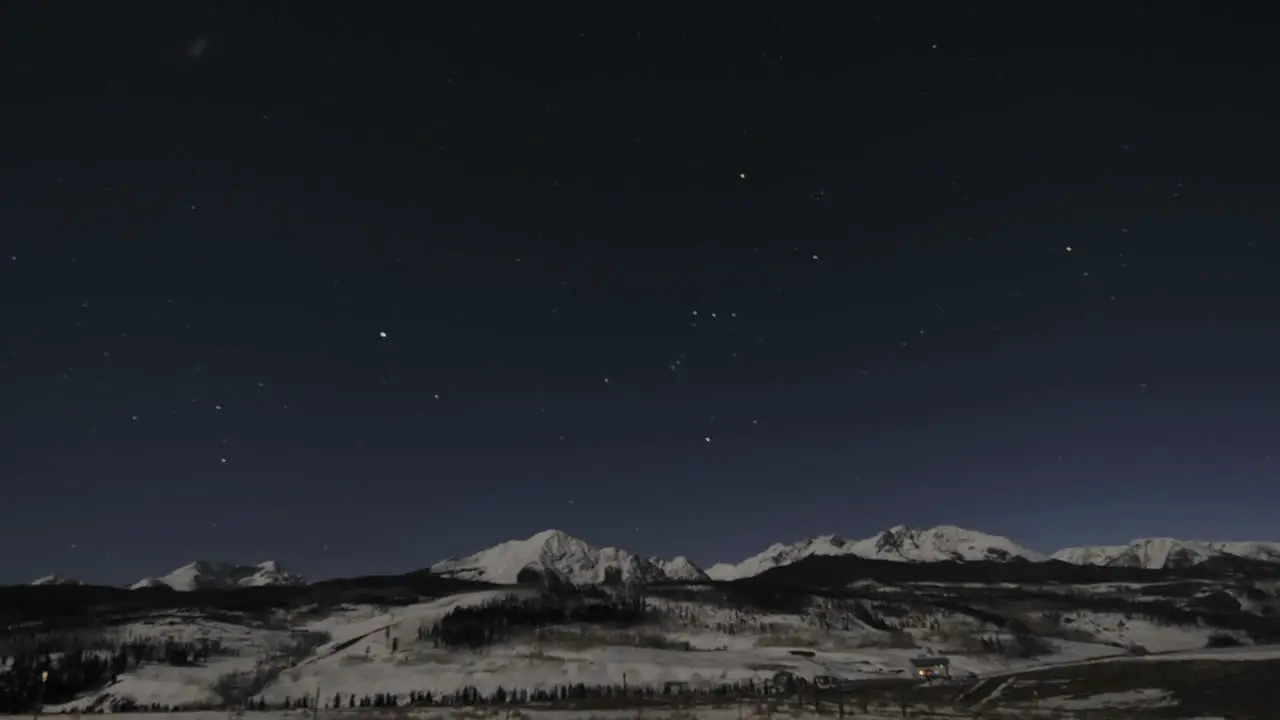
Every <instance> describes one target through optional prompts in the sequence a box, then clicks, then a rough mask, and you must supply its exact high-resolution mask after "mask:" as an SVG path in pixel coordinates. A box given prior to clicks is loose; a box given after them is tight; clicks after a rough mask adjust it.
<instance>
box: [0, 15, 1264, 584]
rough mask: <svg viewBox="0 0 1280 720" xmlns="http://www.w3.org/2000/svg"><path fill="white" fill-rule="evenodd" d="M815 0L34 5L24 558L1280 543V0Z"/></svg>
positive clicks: (23, 249) (21, 203) (17, 449)
mask: <svg viewBox="0 0 1280 720" xmlns="http://www.w3.org/2000/svg"><path fill="white" fill-rule="evenodd" d="M671 7H672V8H674V6H671ZM788 7H789V6H787V5H786V4H785V3H772V4H770V5H769V8H770V12H771V13H772V14H768V13H766V12H763V11H758V8H759V6H755V5H745V6H744V5H734V6H733V7H732V8H729V6H727V5H726V6H718V5H717V6H715V7H714V8H712V7H711V6H699V5H697V4H684V5H681V6H680V8H679V10H678V11H671V10H669V9H668V7H667V6H662V5H658V6H630V5H616V4H604V5H600V4H592V5H586V4H582V5H579V4H572V5H570V4H557V3H488V2H484V3H482V2H475V3H425V2H422V3H407V2H405V3H351V2H326V1H319V0H317V1H314V2H297V3H289V4H287V5H286V4H285V3H283V2H257V3H248V2H245V3H237V2H210V1H195V2H183V3H172V2H156V3H151V4H147V3H141V2H139V3H127V4H117V3H100V2H82V3H72V2H52V1H50V2H34V0H33V1H31V2H16V1H15V2H7V3H6V4H5V18H4V21H3V22H2V23H0V67H3V68H4V77H5V86H4V89H3V98H4V100H3V103H2V104H0V129H2V130H3V138H4V140H3V141H0V342H2V347H0V350H2V352H0V479H2V481H3V483H4V493H5V500H4V502H3V503H0V581H4V582H20V581H26V580H29V579H31V578H33V577H35V576H37V575H42V574H45V573H49V572H57V573H59V574H63V575H68V576H71V577H76V578H80V579H84V580H91V581H98V582H111V583H120V582H127V581H131V580H135V579H137V578H138V577H141V576H144V575H154V574H160V573H163V572H166V571H168V570H170V569H172V568H173V567H176V566H178V565H181V564H183V563H186V562H189V561H191V560H195V559H216V560H230V561H236V562H256V561H259V560H263V559H266V558H272V559H276V560H279V561H281V562H282V563H284V564H285V566H286V567H289V568H291V569H296V570H298V571H300V572H302V573H304V574H306V575H308V576H310V577H317V578H320V577H328V576H337V575H354V574H365V573H374V572H403V571H408V570H412V569H416V568H420V567H424V566H426V565H428V564H430V563H432V562H435V561H437V560H439V559H441V558H443V557H446V556H449V555H453V554H459V553H465V552H470V551H475V550H478V549H481V548H483V547H487V546H489V545H492V544H494V543H496V542H498V541H501V540H505V539H509V538H514V537H524V536H527V535H529V534H532V533H534V532H536V531H539V530H542V529H545V528H549V527H555V528H559V529H562V530H565V531H567V532H570V533H572V534H575V535H578V536H581V537H583V538H584V539H587V540H589V541H591V542H592V543H595V544H599V545H618V546H622V547H625V548H628V549H631V550H634V551H636V552H640V553H643V554H658V555H664V556H666V555H673V554H688V555H689V556H691V557H692V558H693V559H694V560H695V561H698V562H700V563H704V564H710V563H711V562H714V561H718V560H737V559H740V558H742V557H744V556H746V555H749V554H753V553H755V552H758V551H759V550H761V549H763V548H764V547H765V546H766V545H768V544H770V543H772V542H775V541H792V540H796V539H799V538H801V537H805V536H809V535H815V534H820V533H829V532H835V533H839V534H842V535H847V536H852V537H863V536H867V535H871V534H873V533H875V532H877V531H879V530H882V529H884V528H886V527H889V526H891V525H895V524H900V523H903V524H910V525H924V526H928V525H934V524H939V523H951V524H957V525H961V526H964V527H971V528H974V529H979V530H983V531H986V532H991V533H995V534H1002V535H1008V536H1010V537H1012V538H1014V539H1015V540H1018V541H1020V542H1022V543H1024V544H1026V545H1028V546H1030V547H1032V548H1035V549H1039V550H1043V551H1052V550H1054V549H1056V548H1058V547H1060V546H1065V545H1073V544H1103V543H1116V542H1126V541H1128V540H1129V539H1130V538H1133V537H1141V536H1151V535H1172V536H1177V537H1198V538H1208V539H1275V538H1276V536H1277V534H1280V532H1278V530H1277V527H1278V526H1277V523H1276V515H1275V508H1276V507H1277V503H1278V502H1280V472H1277V469H1278V468H1280V445H1277V432H1278V429H1280V251H1278V250H1277V245H1276V239H1277V233H1278V232H1280V181H1278V180H1277V170H1276V168H1277V167H1280V141H1278V140H1277V137H1278V136H1280V112H1277V110H1278V107H1277V99H1276V97H1277V96H1276V88H1277V87H1280V65H1276V64H1274V63H1272V64H1271V66H1270V67H1268V66H1267V63H1268V62H1269V61H1273V60H1274V58H1275V55H1274V52H1275V51H1274V38H1271V39H1268V38H1267V34H1268V33H1269V32H1270V30H1269V27H1268V25H1267V23H1266V22H1263V20H1265V18H1261V19H1260V18H1253V17H1247V16H1245V15H1241V14H1237V15H1235V16H1231V15H1230V13H1229V12H1228V10H1229V9H1227V8H1223V7H1222V6H1221V5H1219V4H1209V3H1165V2H1143V3H1138V2H1123V3H1031V4H1022V3H1019V4H1016V6H1015V4H1012V3H1009V4H1004V3H985V2H969V3H953V2H925V3H921V2H882V3H869V2H868V3H839V4H837V3H828V4H817V5H813V4H802V7H797V8H796V9H794V10H792V9H785V8H788ZM589 8H595V10H590V9H589ZM623 8H625V9H623ZM752 8H757V9H752ZM1015 8H1016V9H1015ZM1091 8H1092V9H1091Z"/></svg>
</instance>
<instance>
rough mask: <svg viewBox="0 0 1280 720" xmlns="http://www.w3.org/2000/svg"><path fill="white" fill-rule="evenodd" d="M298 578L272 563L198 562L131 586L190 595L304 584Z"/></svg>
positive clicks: (135, 588)
mask: <svg viewBox="0 0 1280 720" xmlns="http://www.w3.org/2000/svg"><path fill="white" fill-rule="evenodd" d="M305 584H306V581H305V580H304V579H303V578H302V577H301V576H298V575H294V574H293V573H290V572H287V571H285V570H284V569H283V568H281V567H280V565H279V564H277V563H276V562H275V561H273V560H267V561H265V562H260V563H258V564H257V565H235V564H232V563H225V562H210V561H208V560H197V561H196V562H193V563H189V564H187V565H183V566H182V567H180V568H178V569H176V570H174V571H172V572H170V573H168V574H166V575H161V576H159V577H149V578H143V579H141V580H139V581H138V582H136V583H134V584H132V585H130V586H129V587H130V589H133V590H138V589H141V588H150V587H169V588H172V589H174V590H178V591H182V592H189V591H192V590H228V589H233V588H246V587H266V586H270V585H305Z"/></svg>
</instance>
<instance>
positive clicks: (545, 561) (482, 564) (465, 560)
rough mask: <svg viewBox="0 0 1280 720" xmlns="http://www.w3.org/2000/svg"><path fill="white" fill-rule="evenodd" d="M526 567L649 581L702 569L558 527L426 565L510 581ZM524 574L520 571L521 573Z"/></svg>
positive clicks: (570, 578)
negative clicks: (601, 544) (597, 542)
mask: <svg viewBox="0 0 1280 720" xmlns="http://www.w3.org/2000/svg"><path fill="white" fill-rule="evenodd" d="M528 571H536V572H538V573H543V574H545V575H550V576H554V577H556V578H557V579H559V580H562V581H564V582H568V583H571V584H574V585H590V584H598V583H603V582H606V581H610V580H617V581H622V582H633V581H634V582H653V581H657V580H697V579H705V578H706V574H705V573H703V572H702V569H701V568H699V567H698V566H697V565H694V564H693V562H692V561H691V560H689V559H688V558H686V557H678V558H675V559H673V560H669V561H667V560H660V559H657V558H652V559H645V558H642V557H640V556H638V555H636V554H634V553H631V552H629V551H627V550H622V549H620V548H613V547H605V548H595V547H592V546H591V545H589V544H587V543H586V542H585V541H583V540H580V539H578V538H575V537H573V536H571V535H569V534H568V533H565V532H562V531H560V530H544V531H542V532H540V533H537V534H535V535H533V536H532V537H529V538H526V539H524V540H508V541H507V542H504V543H499V544H498V545H495V546H493V547H491V548H489V549H487V550H481V551H480V552H478V553H475V554H472V555H468V556H466V557H461V558H449V559H447V560H442V561H440V562H438V563H436V564H435V565H432V566H431V572H433V573H436V574H437V575H446V576H449V577H456V578H462V579H467V580H481V581H485V582H493V583H501V584H511V583H515V582H519V581H520V580H522V579H525V578H528V577H530V575H529V574H528ZM522 575H523V577H522Z"/></svg>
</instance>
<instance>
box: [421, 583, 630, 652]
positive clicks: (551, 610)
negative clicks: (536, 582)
mask: <svg viewBox="0 0 1280 720" xmlns="http://www.w3.org/2000/svg"><path fill="white" fill-rule="evenodd" d="M647 612H648V609H647V606H646V603H645V600H644V597H643V596H640V595H631V594H621V593H618V594H598V595H595V596H587V595H583V594H578V593H575V594H570V595H565V594H543V595H539V596H537V597H517V596H514V595H508V596H505V597H502V598H497V599H494V600H490V601H487V602H484V603H481V604H478V605H466V606H461V607H457V608H454V609H453V610H450V611H449V612H448V613H446V614H445V615H444V616H442V617H441V618H440V619H439V620H438V621H436V622H434V623H431V624H423V625H422V626H420V627H419V628H418V633H417V635H418V640H419V641H420V642H430V643H432V645H433V646H434V647H446V648H468V649H475V648H480V647H485V646H488V645H493V644H497V643H501V642H504V641H506V640H509V639H511V638H512V637H513V636H515V635H517V634H519V633H522V632H528V631H530V630H537V629H539V628H545V627H550V626H554V625H566V624H573V623H583V624H589V625H612V626H615V627H631V626H634V625H638V624H640V623H642V622H644V621H645V619H646V618H647Z"/></svg>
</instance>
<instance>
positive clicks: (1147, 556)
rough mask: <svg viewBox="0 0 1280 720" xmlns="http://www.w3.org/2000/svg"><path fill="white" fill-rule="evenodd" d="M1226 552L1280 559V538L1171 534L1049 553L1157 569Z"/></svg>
mask: <svg viewBox="0 0 1280 720" xmlns="http://www.w3.org/2000/svg"><path fill="white" fill-rule="evenodd" d="M1224 555H1229V556H1233V557H1238V558H1243V559H1245V560H1257V561H1262V562H1276V563H1280V542H1257V541H1234V542H1214V541H1206V540H1177V539H1175V538H1139V539H1136V540H1133V541H1132V542H1130V543H1129V544H1128V545H1099V546H1096V547H1074V548H1063V549H1062V550H1059V551H1057V552H1055V553H1054V554H1053V556H1052V557H1053V559H1054V560H1061V561H1063V562H1069V563H1072V564H1073V565H1104V566H1111V567H1134V568H1146V569H1149V570H1158V569H1161V568H1184V567H1190V566H1192V565H1199V564H1200V563H1202V562H1205V561H1208V560H1211V559H1213V558H1216V557H1222V556H1224Z"/></svg>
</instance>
